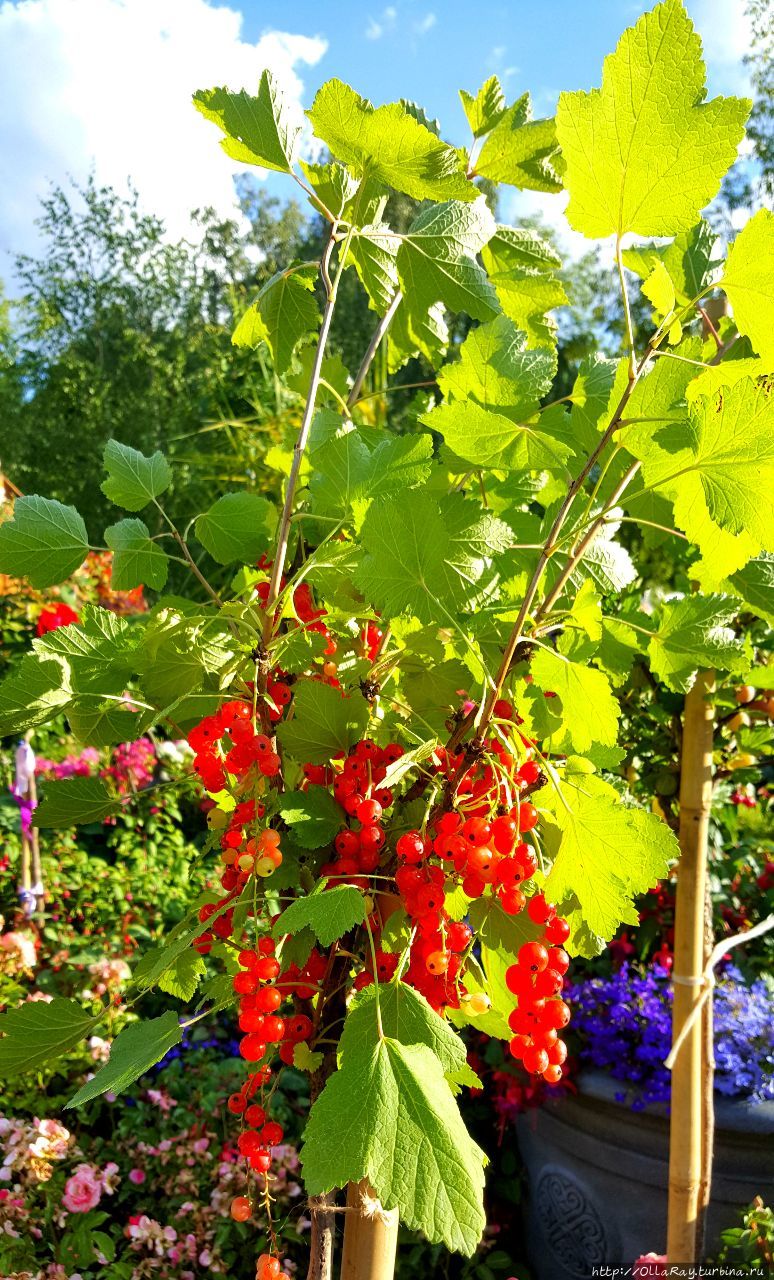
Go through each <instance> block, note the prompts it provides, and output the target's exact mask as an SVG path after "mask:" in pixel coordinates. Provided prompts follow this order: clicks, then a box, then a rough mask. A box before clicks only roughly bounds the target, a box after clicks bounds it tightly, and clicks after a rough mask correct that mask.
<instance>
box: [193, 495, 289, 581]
mask: <svg viewBox="0 0 774 1280" xmlns="http://www.w3.org/2000/svg"><path fill="white" fill-rule="evenodd" d="M275 523H276V511H275V510H274V507H273V506H272V504H271V503H270V502H269V501H268V499H266V498H262V497H261V496H260V495H259V494H257V493H224V494H223V497H222V498H218V500H217V502H215V503H213V505H212V506H211V507H210V509H209V511H206V512H205V513H204V515H201V516H199V517H198V518H197V521H196V536H197V538H198V539H199V541H200V542H201V544H202V546H203V547H204V548H205V549H206V550H207V551H209V553H210V555H211V556H212V558H213V560H217V562H218V564H233V563H234V562H235V561H239V562H240V563H241V564H253V563H254V562H255V561H256V560H257V559H258V557H259V556H260V555H261V554H262V553H263V552H265V551H266V549H267V548H268V546H269V541H270V538H271V535H272V533H273V530H274V525H275Z"/></svg>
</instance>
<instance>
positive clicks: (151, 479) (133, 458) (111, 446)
mask: <svg viewBox="0 0 774 1280" xmlns="http://www.w3.org/2000/svg"><path fill="white" fill-rule="evenodd" d="M105 470H106V471H107V473H108V475H107V480H103V481H102V485H101V489H102V492H103V493H104V495H105V497H106V498H109V499H110V501H111V502H114V503H115V504H116V506H117V507H123V508H124V509H125V510H126V511H140V510H141V509H142V508H143V507H147V505H148V503H149V502H152V501H153V499H154V498H158V496H159V494H160V493H163V492H164V490H165V489H168V488H169V486H170V484H171V483H172V468H171V467H170V465H169V463H168V462H167V460H166V458H165V457H164V454H163V453H160V452H158V451H157V452H156V453H154V454H153V455H152V456H151V457H150V458H146V457H145V454H143V453H140V452H139V450H138V449H132V448H130V446H129V445H128V444H119V443H118V441H117V440H108V442H107V444H106V445H105Z"/></svg>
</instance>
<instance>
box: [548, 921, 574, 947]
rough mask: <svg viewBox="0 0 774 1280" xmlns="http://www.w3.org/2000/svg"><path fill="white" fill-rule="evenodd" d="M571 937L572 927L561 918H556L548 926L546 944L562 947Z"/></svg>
mask: <svg viewBox="0 0 774 1280" xmlns="http://www.w3.org/2000/svg"><path fill="white" fill-rule="evenodd" d="M569 936H570V926H569V924H568V923H567V921H566V920H563V919H562V917H561V916H554V918H553V920H549V921H548V923H547V925H546V942H553V943H555V944H557V945H561V944H562V943H563V942H566V941H567V939H568V938H569Z"/></svg>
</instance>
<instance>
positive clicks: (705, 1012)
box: [696, 879, 715, 1257]
mask: <svg viewBox="0 0 774 1280" xmlns="http://www.w3.org/2000/svg"><path fill="white" fill-rule="evenodd" d="M712 923H713V922H712V894H711V893H710V887H709V879H708V880H707V885H706V892H705V895H704V965H705V972H706V966H707V964H708V962H709V959H710V956H711V955H712V950H713V943H714V941H715V937H714V932H713V927H712ZM712 1001H713V993H712V990H711V989H710V993H709V995H708V996H707V999H706V1000H705V1002H704V1005H703V1007H702V1011H701V1038H702V1098H701V1112H702V1114H701V1184H700V1187H699V1222H698V1227H697V1231H696V1245H697V1251H698V1253H699V1256H700V1257H703V1256H704V1248H705V1243H706V1235H707V1213H708V1212H709V1204H710V1195H711V1193H712V1152H713V1147H714V1143H715V1035H714V1017H713V1007H712Z"/></svg>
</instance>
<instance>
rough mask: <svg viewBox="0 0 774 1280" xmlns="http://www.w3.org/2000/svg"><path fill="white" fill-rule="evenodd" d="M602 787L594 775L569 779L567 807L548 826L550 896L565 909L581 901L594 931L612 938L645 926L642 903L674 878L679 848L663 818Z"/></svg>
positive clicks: (557, 807)
mask: <svg viewBox="0 0 774 1280" xmlns="http://www.w3.org/2000/svg"><path fill="white" fill-rule="evenodd" d="M594 783H595V780H594V779H593V777H589V776H587V775H581V776H580V777H579V778H578V779H577V782H576V783H575V784H574V783H572V782H570V781H568V780H567V779H565V781H564V783H563V784H562V787H563V795H564V799H565V801H566V805H567V807H565V805H564V804H562V803H559V802H557V803H556V805H555V807H554V810H553V814H552V818H551V820H550V821H549V822H546V823H544V827H543V830H544V836H545V843H546V849H547V851H548V853H549V854H550V855H551V856H552V857H553V859H554V862H553V867H552V869H551V871H550V873H549V875H548V878H547V880H546V885H545V894H546V897H547V898H548V900H549V901H550V902H555V903H557V904H558V905H559V906H560V907H561V904H562V903H563V902H565V901H566V900H567V899H568V898H570V897H571V896H574V897H575V898H577V900H578V902H579V903H580V906H581V910H582V913H583V919H584V921H585V922H586V925H587V927H588V928H589V929H590V930H591V931H592V932H593V933H595V934H597V935H598V936H599V937H600V938H605V939H608V938H612V937H613V935H614V934H615V932H616V930H617V929H618V928H619V926H620V925H621V924H633V925H636V924H638V922H639V914H638V912H637V909H636V907H635V905H634V898H635V897H636V896H637V895H638V894H641V893H644V892H645V891H646V889H649V888H650V887H651V885H653V884H655V883H656V881H657V880H660V879H662V878H663V877H664V876H665V875H666V873H667V869H668V867H669V864H670V862H671V861H672V860H673V859H676V858H677V857H678V856H679V846H678V844H677V840H676V839H675V837H674V835H673V834H672V832H671V831H670V830H669V827H668V826H667V825H666V823H665V822H662V821H661V819H660V818H657V817H656V815H655V814H652V813H646V812H645V811H644V810H642V809H633V808H627V807H626V806H625V805H624V804H622V802H621V798H620V796H618V795H617V794H616V793H615V791H613V789H612V788H609V787H608V788H605V789H604V790H601V788H604V784H599V783H598V782H596V786H594ZM592 788H593V789H592Z"/></svg>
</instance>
